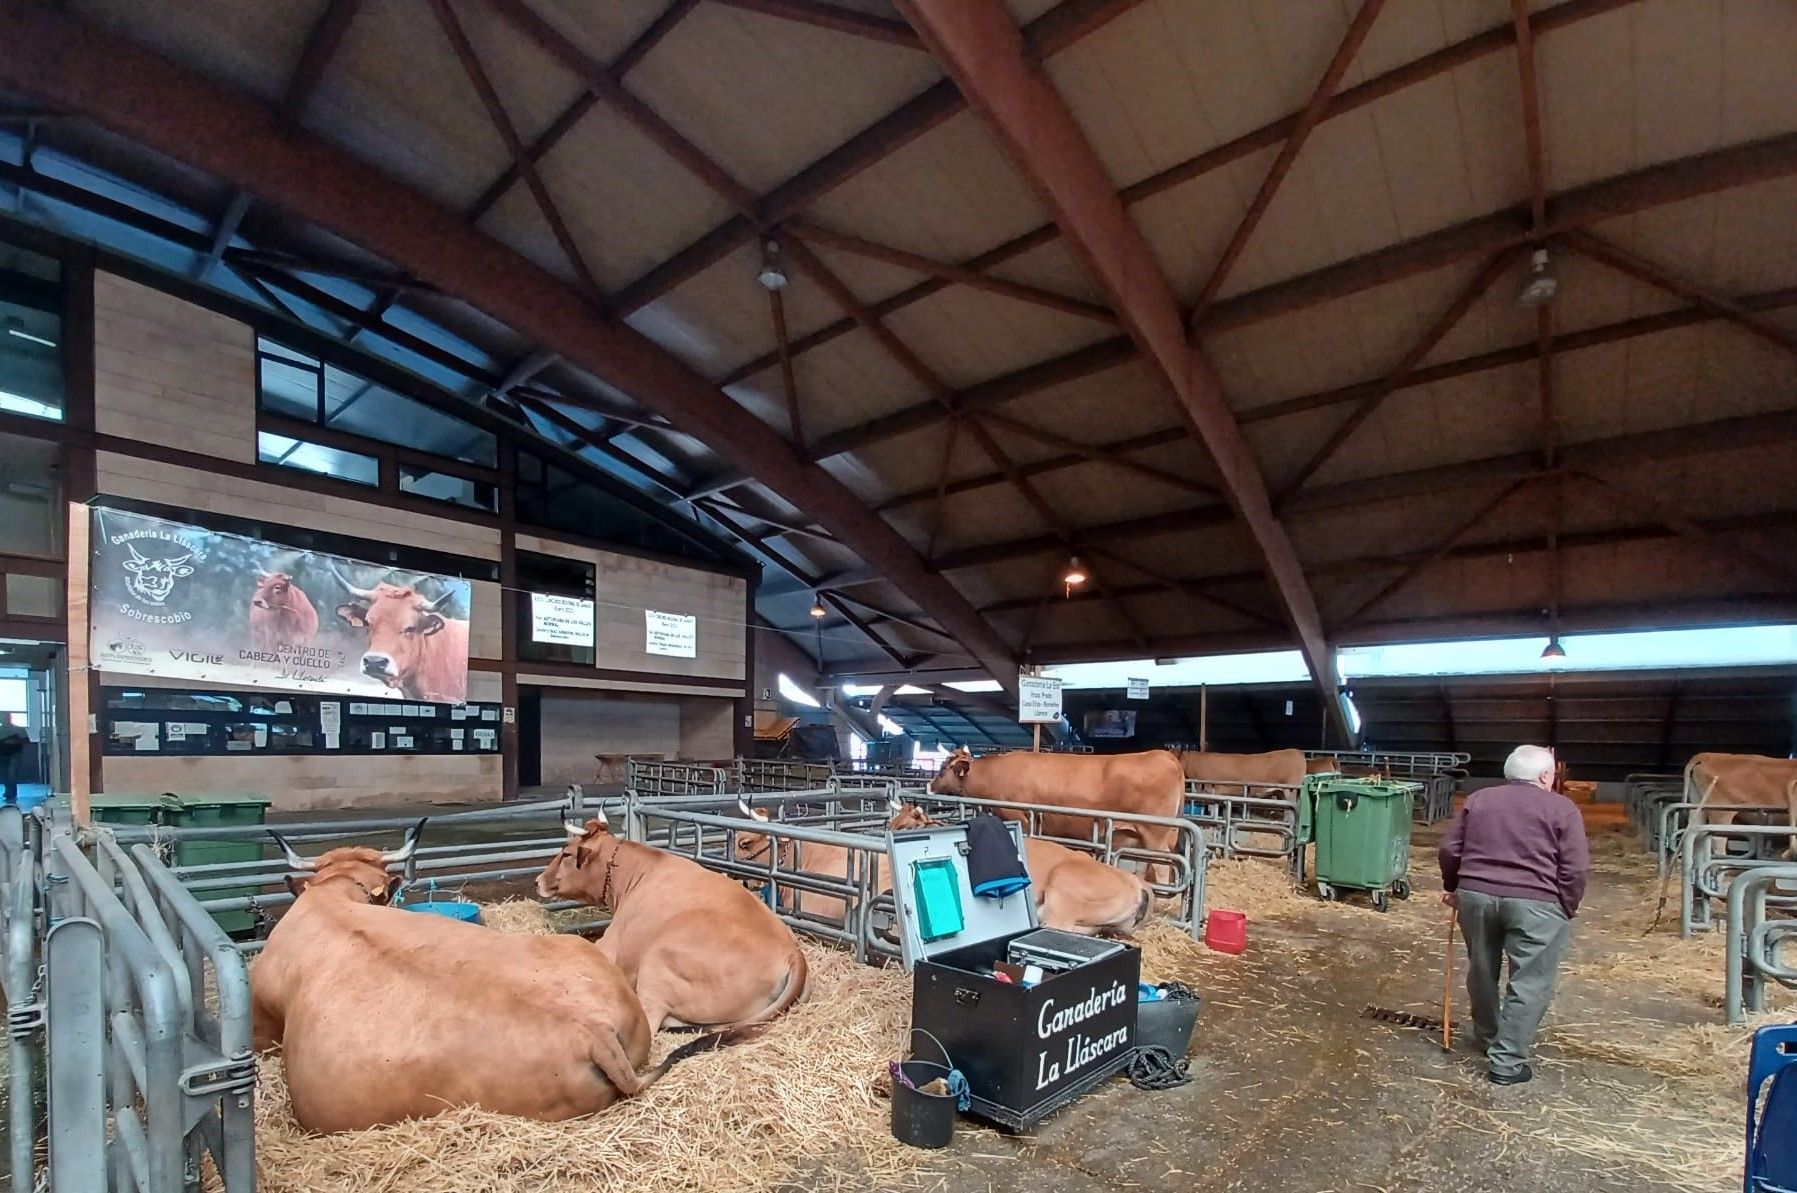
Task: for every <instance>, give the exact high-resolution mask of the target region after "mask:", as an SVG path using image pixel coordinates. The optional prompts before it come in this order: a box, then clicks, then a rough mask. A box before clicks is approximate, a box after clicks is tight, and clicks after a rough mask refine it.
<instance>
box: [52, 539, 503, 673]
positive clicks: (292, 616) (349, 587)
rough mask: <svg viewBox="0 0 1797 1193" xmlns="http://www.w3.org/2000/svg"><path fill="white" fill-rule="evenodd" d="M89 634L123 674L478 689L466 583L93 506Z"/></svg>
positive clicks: (107, 667)
mask: <svg viewBox="0 0 1797 1193" xmlns="http://www.w3.org/2000/svg"><path fill="white" fill-rule="evenodd" d="M92 542H93V559H92V566H91V569H90V571H89V577H90V579H89V584H90V588H89V594H88V596H89V599H88V609H89V614H88V636H89V642H90V646H91V650H92V656H93V665H94V666H95V667H97V668H99V669H100V670H102V671H106V672H111V673H113V674H118V675H155V676H161V677H164V678H168V679H181V680H187V681H190V682H196V683H201V684H217V683H229V684H245V685H249V686H252V687H259V688H281V689H285V690H288V691H301V692H333V693H338V694H341V695H346V696H364V697H366V696H382V695H392V696H396V697H403V698H404V699H407V700H430V701H436V702H439V703H443V704H463V703H466V701H467V698H468V617H469V612H470V609H471V605H472V593H471V591H470V589H471V586H470V585H469V583H468V581H466V580H461V579H456V578H454V577H449V576H438V575H433V574H430V573H422V572H411V571H404V570H401V569H398V568H394V567H392V566H390V565H388V564H380V563H366V562H363V561H361V560H356V559H349V558H346V557H344V556H341V555H329V554H326V553H325V552H322V551H308V550H302V549H300V548H296V547H287V546H282V545H279V544H276V543H267V542H262V541H261V540H259V539H252V538H245V537H243V536H242V535H236V534H225V533H222V532H220V531H214V530H206V529H204V528H202V527H198V526H189V525H186V524H184V523H180V522H169V521H164V520H163V519H161V518H151V517H147V516H145V515H143V514H133V513H126V512H125V511H123V510H113V509H102V508H97V507H96V508H95V509H94V511H93V534H92Z"/></svg>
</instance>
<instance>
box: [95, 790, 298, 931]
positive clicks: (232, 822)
mask: <svg viewBox="0 0 1797 1193" xmlns="http://www.w3.org/2000/svg"><path fill="white" fill-rule="evenodd" d="M268 802H269V801H268V797H267V796H265V795H261V794H258V793H255V792H247V791H245V792H207V793H205V794H204V795H186V796H183V795H177V794H175V793H174V792H172V791H164V792H160V793H156V794H146V793H143V792H115V791H106V792H97V793H95V795H94V797H93V802H92V805H91V806H92V809H93V817H94V821H95V823H97V824H119V825H158V824H160V825H167V826H168V827H170V828H224V827H232V826H239V827H242V828H244V829H245V830H246V831H245V835H246V836H247V837H249V838H250V839H249V840H245V841H216V840H215V841H182V842H181V843H180V844H178V845H177V846H176V847H175V859H174V860H175V865H177V866H205V865H212V864H214V863H217V862H259V861H261V860H262V841H261V840H260V839H259V838H260V835H261V834H260V833H259V832H256V831H254V830H257V829H260V828H261V826H262V824H263V823H264V821H265V820H266V817H267V813H268ZM257 889H258V888H257V887H256V886H255V885H253V884H251V885H246V886H232V887H223V888H221V889H217V890H211V891H207V892H206V893H205V895H204V896H203V897H204V898H205V899H207V900H212V899H241V898H247V897H248V896H250V895H253V894H255V893H256V891H257ZM212 918H213V919H214V920H217V921H218V926H219V927H221V928H223V929H224V930H225V931H226V932H229V933H230V934H232V935H233V936H238V935H243V934H246V933H248V932H250V931H251V930H253V929H254V928H255V926H256V918H255V916H254V915H253V914H252V913H250V912H248V911H215V912H213V913H212Z"/></svg>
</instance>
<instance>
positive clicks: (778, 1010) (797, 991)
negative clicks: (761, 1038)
mask: <svg viewBox="0 0 1797 1193" xmlns="http://www.w3.org/2000/svg"><path fill="white" fill-rule="evenodd" d="M810 981H811V966H810V964H809V963H808V962H806V960H805V950H803V949H799V948H795V949H793V951H792V953H791V954H790V955H789V956H788V958H787V966H786V984H785V985H784V986H782V987H781V988H780V993H779V994H777V995H775V996H774V1001H773V1002H771V1003H769V1004H768V1008H767V1010H765V1011H763V1012H761V1013H760V1014H759V1015H754V1016H751V1017H750V1018H748V1019H744V1020H742V1021H741V1022H740V1023H733V1024H731V1025H730V1026H731V1027H732V1028H738V1027H755V1026H758V1025H761V1024H765V1023H768V1022H770V1021H771V1020H773V1019H776V1018H778V1017H779V1016H780V1015H782V1014H784V1013H785V1012H786V1011H787V1010H788V1009H790V1008H791V1006H792V1004H793V1003H795V1002H798V1001H799V999H800V998H801V997H803V995H804V993H805V987H806V986H807V985H808V984H809V983H810Z"/></svg>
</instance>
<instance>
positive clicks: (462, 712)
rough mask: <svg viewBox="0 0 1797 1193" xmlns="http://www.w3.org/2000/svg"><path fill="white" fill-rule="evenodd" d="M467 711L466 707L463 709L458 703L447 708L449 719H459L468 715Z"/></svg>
mask: <svg viewBox="0 0 1797 1193" xmlns="http://www.w3.org/2000/svg"><path fill="white" fill-rule="evenodd" d="M468 712H469V710H468V709H465V708H463V707H462V706H461V705H459V704H458V705H456V706H455V707H454V708H452V709H450V710H449V719H450V720H452V721H460V720H462V719H463V718H465V717H466V716H467V715H468Z"/></svg>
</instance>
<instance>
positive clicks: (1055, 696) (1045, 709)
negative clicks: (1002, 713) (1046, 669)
mask: <svg viewBox="0 0 1797 1193" xmlns="http://www.w3.org/2000/svg"><path fill="white" fill-rule="evenodd" d="M1060 719H1061V681H1060V680H1058V679H1049V678H1047V677H1046V676H1039V675H1024V676H1020V677H1019V678H1018V680H1017V721H1018V723H1019V724H1021V725H1053V724H1055V723H1056V722H1058V721H1059V720H1060Z"/></svg>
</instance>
